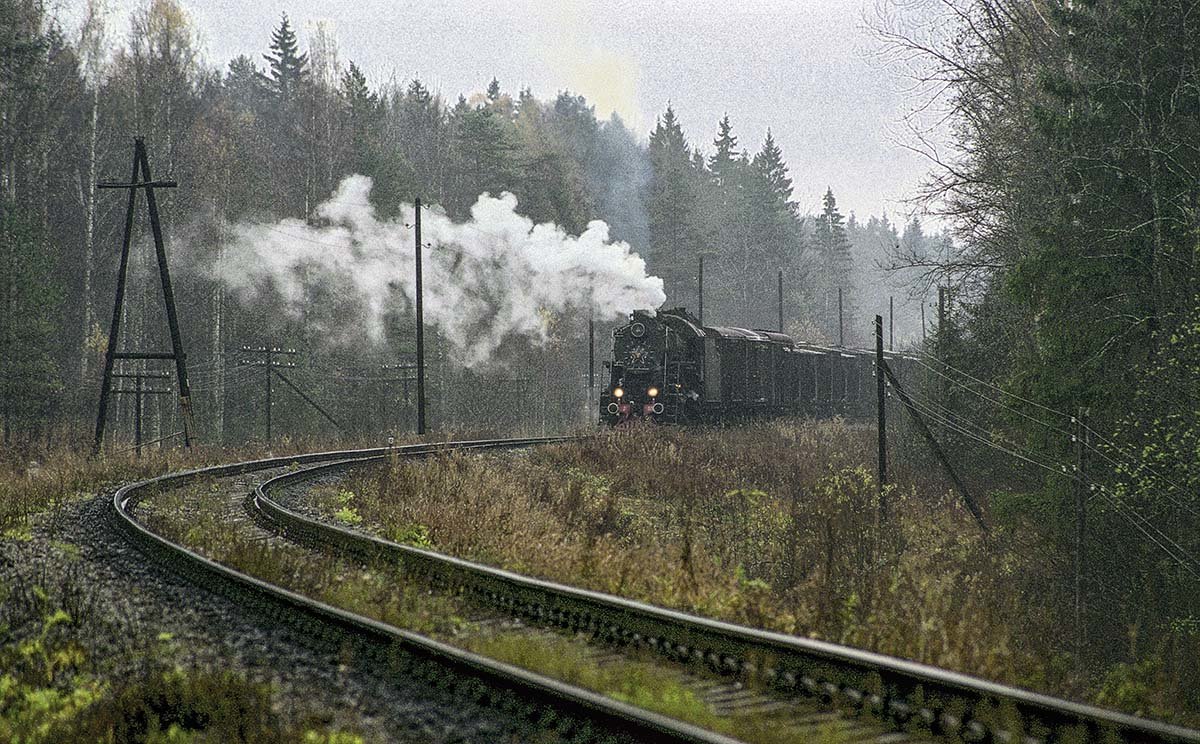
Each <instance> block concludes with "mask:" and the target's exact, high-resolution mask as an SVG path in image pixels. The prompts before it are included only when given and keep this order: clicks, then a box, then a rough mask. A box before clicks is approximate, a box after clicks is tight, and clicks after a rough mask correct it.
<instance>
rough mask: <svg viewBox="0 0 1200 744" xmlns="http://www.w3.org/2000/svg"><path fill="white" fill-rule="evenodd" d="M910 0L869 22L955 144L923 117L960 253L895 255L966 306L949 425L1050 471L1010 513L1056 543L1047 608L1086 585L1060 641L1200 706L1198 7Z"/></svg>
mask: <svg viewBox="0 0 1200 744" xmlns="http://www.w3.org/2000/svg"><path fill="white" fill-rule="evenodd" d="M898 5H900V6H901V7H900V8H899V9H898V10H897V9H896V8H893V9H892V12H891V14H888V13H886V12H885V13H884V14H882V15H881V16H880V17H879V19H878V20H877V21H876V23H875V26H876V30H877V32H878V33H879V35H880V36H881V37H882V38H883V39H884V40H886V42H887V43H888V46H889V49H890V54H891V55H892V56H891V58H890V60H889V61H890V62H891V63H892V64H896V65H909V70H910V71H911V72H912V74H913V75H914V78H915V79H916V80H917V81H918V83H921V84H923V85H924V92H925V93H926V94H927V95H926V96H925V100H924V101H923V102H922V103H921V104H920V105H919V106H915V107H914V108H917V109H918V110H920V111H921V112H923V114H924V115H925V116H926V117H928V118H929V119H933V118H937V117H942V116H945V117H947V119H948V121H950V122H951V125H952V127H951V132H952V136H951V137H950V138H949V142H948V143H947V142H943V141H939V138H938V137H937V136H933V135H930V136H927V137H926V136H922V135H921V134H920V133H921V132H923V131H928V130H926V129H923V128H922V124H923V121H922V120H921V118H920V117H917V118H916V119H914V120H913V122H912V124H913V128H912V129H913V132H914V133H915V134H914V142H915V145H916V146H917V147H920V148H923V149H924V150H925V151H926V152H927V153H928V155H929V156H930V158H931V160H932V161H933V163H934V170H933V176H932V178H931V179H930V180H929V181H928V183H927V193H926V194H925V196H926V197H927V198H928V201H929V203H930V204H931V205H934V206H935V208H937V209H938V210H940V211H941V213H942V214H943V217H944V219H946V220H949V221H950V223H951V224H952V225H953V227H954V233H955V237H956V241H955V245H954V246H951V249H952V250H951V253H949V254H947V255H942V256H937V255H931V254H922V253H920V252H919V251H908V252H904V251H902V252H901V253H900V254H899V255H897V256H896V259H897V260H898V262H900V263H902V264H904V265H906V266H908V267H909V270H910V271H916V272H926V273H927V274H928V275H929V276H930V277H931V279H932V281H935V282H939V283H946V284H949V285H950V286H951V287H952V294H953V296H954V298H955V302H954V304H955V307H956V312H955V314H954V315H953V324H952V326H949V327H947V328H946V329H944V331H945V332H944V333H942V334H939V338H938V339H937V347H936V350H937V353H938V355H939V356H940V357H941V358H943V359H945V360H947V361H949V362H950V363H951V364H953V365H955V366H956V367H958V368H959V369H962V370H963V371H964V372H965V373H967V374H969V375H970V378H968V377H965V376H961V375H957V374H956V373H955V374H952V375H951V376H952V377H955V378H956V379H958V380H961V381H963V382H965V383H966V384H965V385H963V386H956V385H949V386H948V388H949V391H950V392H949V393H948V394H947V396H946V399H944V400H943V403H947V405H948V407H949V408H950V409H951V410H949V411H943V413H944V418H946V419H947V421H946V422H945V426H944V428H943V431H947V432H948V433H949V435H951V436H957V438H958V439H959V441H960V443H962V444H963V446H966V445H967V444H971V446H972V447H974V449H976V450H978V451H979V452H980V453H981V454H982V455H983V458H986V459H990V460H991V461H993V462H998V461H1009V462H1011V461H1013V460H1014V459H1016V458H1017V457H1021V458H1026V460H1027V462H1026V463H1025V465H1026V468H1027V470H1028V471H1030V472H1032V473H1034V474H1039V473H1040V476H1039V477H1038V478H1037V480H1039V481H1040V482H1041V483H1040V487H1025V488H1019V487H1013V486H1011V485H1010V486H1009V490H1010V492H1009V493H1002V492H1001V493H993V494H992V498H991V506H992V511H993V514H995V515H996V516H998V517H1003V518H1004V519H1008V520H1011V522H1012V523H1015V524H1018V525H1021V528H1022V529H1028V530H1030V532H1031V534H1036V535H1039V536H1041V537H1045V538H1048V539H1049V540H1051V541H1052V542H1053V543H1055V544H1057V545H1058V546H1059V547H1060V549H1059V550H1058V551H1056V552H1055V553H1052V554H1049V555H1047V556H1046V558H1047V561H1048V562H1050V565H1054V566H1057V571H1058V575H1059V576H1061V578H1062V581H1061V583H1059V584H1058V585H1057V586H1045V587H1042V589H1041V591H1040V593H1041V594H1043V595H1044V596H1030V598H1029V599H1030V605H1031V611H1036V610H1037V608H1039V607H1051V608H1054V607H1057V608H1060V609H1065V608H1072V607H1073V605H1074V599H1073V595H1074V592H1075V585H1074V581H1075V576H1076V575H1078V576H1080V578H1081V584H1080V594H1081V604H1082V606H1081V607H1080V612H1081V613H1082V618H1083V621H1082V623H1076V622H1075V620H1074V615H1073V611H1072V610H1070V609H1066V611H1064V612H1063V624H1064V630H1065V632H1064V642H1065V643H1064V646H1065V649H1066V650H1076V651H1078V652H1079V653H1080V654H1081V655H1082V657H1083V659H1084V660H1086V661H1092V662H1125V663H1124V664H1120V665H1117V666H1110V665H1108V664H1103V663H1101V664H1096V665H1087V666H1085V667H1084V669H1085V670H1090V671H1092V672H1093V676H1092V677H1091V679H1086V680H1085V681H1087V682H1088V683H1089V684H1091V685H1093V687H1092V690H1093V692H1094V691H1095V690H1096V689H1097V688H1098V689H1099V690H1100V691H1101V694H1100V696H1101V699H1104V696H1105V695H1107V696H1108V698H1107V699H1109V700H1115V699H1118V698H1119V699H1121V701H1122V702H1123V703H1129V704H1131V705H1132V707H1135V708H1136V707H1142V709H1143V710H1146V711H1147V712H1152V711H1153V710H1154V709H1155V708H1157V709H1158V711H1160V712H1166V711H1173V712H1178V711H1179V710H1182V709H1187V710H1191V711H1193V712H1194V711H1197V710H1200V670H1198V667H1197V660H1198V659H1200V653H1198V650H1200V643H1198V639H1200V606H1198V604H1197V600H1198V598H1200V582H1198V581H1197V579H1198V577H1200V560H1198V557H1200V496H1198V494H1200V294H1198V290H1200V273H1198V271H1197V268H1198V267H1197V251H1198V249H1200V237H1198V235H1200V233H1198V232H1197V228H1198V227H1200V66H1198V65H1197V60H1198V59H1200V12H1198V11H1200V8H1198V7H1197V3H1195V2H1191V1H1184V0H1159V1H1156V2H1144V1H1143V0H1104V1H1103V2H1097V1H1089V0H1074V2H1068V1H1066V0H937V1H935V2H924V1H922V2H913V3H902V4H898ZM927 120H928V119H926V120H925V121H927ZM972 378H973V379H972ZM1080 414H1081V415H1082V420H1081V422H1074V421H1072V418H1071V417H1072V416H1077V415H1080ZM1077 437H1078V438H1077ZM1001 449H1003V450H1005V451H1000V450H1001ZM983 458H981V459H983ZM1078 466H1081V473H1082V474H1081V476H1080V478H1079V479H1078V481H1077V480H1076V478H1075V477H1074V475H1073V474H1074V472H1075V468H1076V467H1078ZM1080 485H1082V486H1083V493H1082V494H1081V493H1079V491H1078V490H1077V488H1078V487H1079V486H1080ZM1078 504H1082V505H1083V507H1084V509H1083V513H1084V521H1083V523H1082V525H1081V524H1080V523H1079V522H1078V521H1077V518H1078V515H1079V511H1078V509H1077V505H1078ZM1081 527H1082V530H1083V534H1082V543H1081V544H1082V553H1081V555H1080V557H1079V560H1078V564H1076V563H1075V558H1074V555H1075V544H1076V540H1078V539H1080V535H1079V533H1078V530H1079V529H1080V528H1081ZM1076 644H1078V645H1076ZM1097 669H1099V670H1106V671H1107V676H1104V675H1101V674H1099V673H1097V672H1096V670H1097ZM1151 689H1158V690H1161V691H1165V692H1163V693H1160V694H1159V695H1158V697H1157V698H1156V699H1155V700H1154V701H1151V700H1148V699H1144V698H1143V697H1141V696H1147V697H1149V694H1150V693H1149V692H1148V691H1149V690H1151Z"/></svg>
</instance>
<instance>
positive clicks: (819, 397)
mask: <svg viewBox="0 0 1200 744" xmlns="http://www.w3.org/2000/svg"><path fill="white" fill-rule="evenodd" d="M885 356H886V358H887V361H888V366H889V367H891V369H892V371H893V372H895V373H896V374H897V375H901V374H902V372H901V370H902V369H903V368H904V367H905V366H907V365H906V364H905V359H904V357H903V356H902V355H900V354H896V353H892V352H887V353H886V354H885ZM606 366H607V367H608V369H609V385H608V387H607V389H606V390H604V392H602V393H601V395H600V421H601V423H604V424H608V425H610V426H613V425H616V424H619V423H622V422H624V421H628V420H631V419H646V420H652V421H657V422H662V423H711V422H719V421H730V420H737V419H743V418H750V417H755V416H770V415H782V414H792V415H806V416H814V417H828V416H834V415H842V416H845V417H847V418H868V417H870V416H872V415H874V412H875V401H876V392H875V391H876V388H875V376H874V375H875V352H874V351H866V350H861V349H858V350H856V349H846V348H840V347H839V348H830V347H823V346H817V345H813V344H807V343H800V342H797V341H795V340H794V339H792V337H791V336H788V335H786V334H783V333H778V332H776V331H765V330H748V329H745V328H725V327H721V326H702V325H701V324H700V322H699V321H698V320H697V319H696V318H695V317H694V316H692V315H691V314H689V313H688V312H687V311H686V310H684V309H683V308H675V309H672V310H662V311H659V312H658V313H657V314H654V315H652V314H650V313H647V312H641V311H639V312H635V313H633V315H632V316H630V320H629V323H627V324H626V325H623V326H620V327H619V328H617V329H615V330H614V331H613V358H612V361H610V362H608V363H607V364H606Z"/></svg>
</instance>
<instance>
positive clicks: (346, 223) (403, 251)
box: [217, 175, 666, 367]
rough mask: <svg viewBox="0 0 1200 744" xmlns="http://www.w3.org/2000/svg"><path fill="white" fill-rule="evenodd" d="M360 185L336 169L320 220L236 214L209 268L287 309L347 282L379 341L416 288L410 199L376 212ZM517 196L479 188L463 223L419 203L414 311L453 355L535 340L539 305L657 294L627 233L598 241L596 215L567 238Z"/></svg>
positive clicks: (622, 306)
mask: <svg viewBox="0 0 1200 744" xmlns="http://www.w3.org/2000/svg"><path fill="white" fill-rule="evenodd" d="M370 192H371V179H370V178H368V177H366V176H360V175H353V176H349V177H347V178H346V179H344V180H343V181H342V182H341V183H340V184H339V185H338V187H337V190H336V191H335V192H334V194H333V196H332V197H331V198H330V199H329V200H328V201H326V202H324V203H322V204H321V205H320V206H318V207H317V210H316V214H317V216H318V217H319V218H321V219H322V220H324V221H326V222H328V225H327V226H322V227H311V226H309V225H307V224H305V223H304V222H303V221H301V220H296V219H285V220H282V221H280V222H278V223H274V224H262V223H244V224H239V225H236V226H235V227H234V230H233V234H234V245H232V246H230V247H229V249H228V250H227V251H226V252H225V257H226V258H225V260H224V261H223V262H222V264H221V265H220V266H219V267H217V276H218V278H220V279H221V280H222V281H224V282H225V283H226V284H227V285H228V286H229V287H230V288H232V289H234V290H236V291H240V292H245V293H250V294H254V293H257V292H258V290H259V289H261V288H263V287H265V286H267V285H271V286H273V287H274V288H275V289H276V290H277V291H278V292H279V293H280V294H281V295H282V297H283V298H284V300H285V301H286V302H287V303H288V306H289V309H290V310H291V311H293V312H296V313H298V312H300V310H301V305H302V303H303V302H304V301H305V291H304V283H305V282H308V283H310V284H311V283H313V282H318V281H324V282H329V283H330V285H331V286H334V287H337V288H338V290H339V291H342V290H343V288H349V289H352V290H353V291H354V292H355V293H356V294H357V298H356V299H357V302H358V303H359V305H360V307H361V309H362V313H361V322H362V323H363V325H364V328H363V330H364V331H365V333H366V334H367V335H368V336H370V337H371V338H373V339H375V340H379V339H380V338H381V337H382V332H383V327H384V317H385V315H386V314H387V313H388V312H389V311H391V310H395V309H402V308H403V306H404V304H408V305H410V306H411V304H412V303H413V301H414V298H415V293H416V279H415V276H414V270H413V269H414V263H415V258H414V255H413V253H414V251H413V243H414V236H413V230H412V229H411V228H410V227H407V226H406V225H411V224H412V222H413V209H412V206H411V205H403V207H402V209H401V214H400V216H399V217H398V218H397V219H395V220H389V221H381V220H380V219H379V218H378V217H377V216H376V214H375V210H374V209H373V208H372V207H371V206H370V203H369V202H368V196H369V195H370ZM516 207H517V199H516V197H514V196H513V195H512V194H508V193H505V194H502V195H501V196H500V198H494V197H491V196H488V195H487V194H484V195H482V196H480V197H479V200H478V201H476V202H475V205H474V206H473V207H471V219H470V221H468V222H465V223H461V224H458V223H454V222H452V221H451V220H450V219H448V218H447V217H445V216H444V215H441V214H437V213H435V212H431V211H427V210H425V211H423V212H422V215H421V229H422V242H424V243H425V244H426V247H425V248H424V250H423V252H422V259H421V260H422V268H423V280H424V290H425V297H424V308H425V320H426V322H427V323H429V324H433V325H436V326H437V328H438V329H439V330H440V331H441V333H442V334H443V335H444V336H445V337H446V338H447V340H449V341H450V343H451V344H452V345H453V347H454V352H455V357H456V358H457V359H458V361H460V362H461V363H462V364H464V365H466V366H468V367H478V366H481V365H484V364H486V363H487V361H488V360H489V359H490V358H491V357H492V354H493V353H494V352H495V351H496V349H497V348H498V347H499V346H500V345H501V343H502V342H503V341H504V340H505V339H506V338H510V337H514V336H520V337H525V338H529V339H532V340H534V341H544V340H545V338H546V320H545V315H544V313H545V312H550V313H561V312H564V311H569V310H581V311H585V312H586V310H587V309H588V307H589V306H590V307H591V308H593V310H594V312H595V317H596V319H597V320H615V319H617V318H620V317H623V316H625V315H627V314H629V313H630V312H633V311H634V310H651V311H652V310H654V309H655V308H657V307H658V306H659V305H661V304H662V303H663V301H664V300H665V299H666V296H665V295H664V294H663V282H662V279H659V278H658V277H652V276H647V275H646V262H645V261H643V260H642V259H641V258H640V257H639V256H638V255H637V254H636V253H633V252H632V250H631V249H630V247H629V245H628V244H627V243H622V242H609V238H608V225H606V224H605V223H604V222H601V221H598V220H597V221H594V222H591V223H590V224H589V225H588V227H587V229H586V230H585V231H584V232H583V234H581V235H579V236H578V237H573V236H571V235H568V234H567V233H566V232H565V231H563V230H562V228H560V227H558V226H557V225H551V224H541V225H535V224H533V222H532V221H531V220H530V219H529V218H527V217H523V216H521V215H519V214H517V213H516Z"/></svg>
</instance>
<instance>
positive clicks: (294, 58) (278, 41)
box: [263, 13, 308, 101]
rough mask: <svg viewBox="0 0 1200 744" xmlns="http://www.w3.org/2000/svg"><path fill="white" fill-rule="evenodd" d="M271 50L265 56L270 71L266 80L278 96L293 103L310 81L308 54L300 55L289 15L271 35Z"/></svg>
mask: <svg viewBox="0 0 1200 744" xmlns="http://www.w3.org/2000/svg"><path fill="white" fill-rule="evenodd" d="M270 49H271V52H270V53H269V54H264V55H263V59H265V60H266V61H267V65H268V67H269V70H270V74H269V75H267V76H266V79H267V80H268V81H269V83H270V85H271V90H272V91H273V92H274V93H275V95H276V96H278V97H279V98H280V99H282V100H285V101H291V100H293V99H294V98H295V97H296V96H297V95H298V94H299V91H300V86H301V85H303V84H304V82H305V81H306V80H307V79H308V54H307V53H304V54H301V53H300V44H299V42H298V41H297V40H296V32H295V31H293V30H292V25H291V23H290V22H289V21H288V17H287V13H284V14H283V17H282V18H281V19H280V21H279V27H278V28H277V29H275V31H274V32H273V33H272V34H271V47H270Z"/></svg>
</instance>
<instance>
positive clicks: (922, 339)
mask: <svg viewBox="0 0 1200 744" xmlns="http://www.w3.org/2000/svg"><path fill="white" fill-rule="evenodd" d="M921 343H922V345H923V344H924V343H925V298H924V297H922V298H921Z"/></svg>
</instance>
